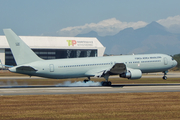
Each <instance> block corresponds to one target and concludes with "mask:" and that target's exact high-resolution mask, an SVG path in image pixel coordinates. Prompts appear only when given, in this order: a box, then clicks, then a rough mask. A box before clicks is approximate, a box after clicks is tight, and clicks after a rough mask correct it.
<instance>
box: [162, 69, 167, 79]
mask: <svg viewBox="0 0 180 120" xmlns="http://www.w3.org/2000/svg"><path fill="white" fill-rule="evenodd" d="M163 73H164V76H163V77H162V78H163V79H164V80H166V79H167V76H166V75H167V73H168V71H164V72H163Z"/></svg>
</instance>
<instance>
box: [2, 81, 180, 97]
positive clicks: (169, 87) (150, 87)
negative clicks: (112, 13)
mask: <svg viewBox="0 0 180 120" xmlns="http://www.w3.org/2000/svg"><path fill="white" fill-rule="evenodd" d="M142 92H180V84H136V85H134V84H128V85H125V84H124V85H112V86H109V87H108V86H107V87H104V86H100V87H52V86H31V87H28V88H24V87H21V88H20V87H19V88H18V87H16V88H2V87H1V88H0V96H4V95H46V94H102V93H142Z"/></svg>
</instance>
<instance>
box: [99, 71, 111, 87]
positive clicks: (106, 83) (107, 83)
mask: <svg viewBox="0 0 180 120" xmlns="http://www.w3.org/2000/svg"><path fill="white" fill-rule="evenodd" d="M104 78H105V79H106V81H102V82H101V85H102V86H111V81H108V78H109V73H107V74H105V75H104Z"/></svg>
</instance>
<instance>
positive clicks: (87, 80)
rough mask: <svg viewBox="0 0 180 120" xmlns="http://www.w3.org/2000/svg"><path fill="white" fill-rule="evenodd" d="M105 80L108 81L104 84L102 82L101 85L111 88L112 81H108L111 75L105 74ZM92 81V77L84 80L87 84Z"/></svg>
mask: <svg viewBox="0 0 180 120" xmlns="http://www.w3.org/2000/svg"><path fill="white" fill-rule="evenodd" d="M104 78H105V79H106V81H102V82H101V85H102V86H111V81H108V78H109V74H105V75H104ZM90 80H91V79H90V77H88V79H85V80H84V83H87V82H89V81H90Z"/></svg>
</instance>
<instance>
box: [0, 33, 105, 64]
mask: <svg viewBox="0 0 180 120" xmlns="http://www.w3.org/2000/svg"><path fill="white" fill-rule="evenodd" d="M19 37H20V38H21V39H22V40H23V41H24V42H25V43H26V44H27V45H28V46H29V47H30V48H31V49H32V50H33V51H34V52H35V53H36V54H37V55H38V56H39V57H41V58H42V59H46V60H47V59H62V58H79V57H97V56H103V54H104V51H105V47H104V46H103V45H102V44H101V43H100V42H99V40H98V39H97V38H93V37H92V38H90V37H50V36H19ZM0 60H1V62H2V64H5V65H16V63H15V61H14V58H13V55H12V53H11V50H10V48H9V44H8V42H7V40H6V37H5V36H0Z"/></svg>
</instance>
